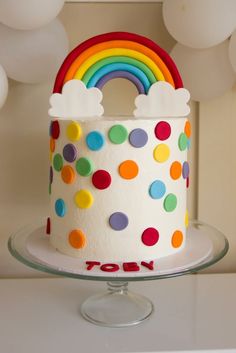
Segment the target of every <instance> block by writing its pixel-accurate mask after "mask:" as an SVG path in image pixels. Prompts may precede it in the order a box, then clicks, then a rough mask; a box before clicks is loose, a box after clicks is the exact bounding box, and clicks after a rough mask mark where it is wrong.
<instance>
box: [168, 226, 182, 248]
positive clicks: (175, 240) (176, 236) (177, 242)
mask: <svg viewBox="0 0 236 353" xmlns="http://www.w3.org/2000/svg"><path fill="white" fill-rule="evenodd" d="M183 239H184V237H183V233H182V232H181V231H180V230H176V231H175V232H174V233H173V235H172V239H171V244H172V246H173V247H174V248H179V247H180V246H181V244H182V243H183Z"/></svg>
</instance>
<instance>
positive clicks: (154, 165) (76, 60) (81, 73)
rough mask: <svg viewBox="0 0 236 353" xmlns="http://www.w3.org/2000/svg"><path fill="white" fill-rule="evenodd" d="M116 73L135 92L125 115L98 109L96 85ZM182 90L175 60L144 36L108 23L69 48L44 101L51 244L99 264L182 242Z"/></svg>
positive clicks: (147, 262)
mask: <svg viewBox="0 0 236 353" xmlns="http://www.w3.org/2000/svg"><path fill="white" fill-rule="evenodd" d="M157 58H159V59H158V60H159V61H157ZM117 77H123V78H125V79H129V80H130V81H131V82H133V83H134V84H135V86H136V87H137V89H138V92H139V95H138V97H137V98H136V101H135V104H136V108H137V109H136V110H135V112H134V116H131V117H129V118H127V117H122V116H121V117H120V118H117V117H116V118H113V117H105V116H103V108H102V105H101V101H102V93H101V89H102V87H103V85H104V84H105V83H106V82H107V81H109V80H111V79H114V78H117ZM154 78H155V80H154ZM188 100H189V93H188V91H186V90H185V89H184V88H183V87H182V81H181V78H180V76H179V73H178V71H177V69H176V67H175V65H174V63H173V61H172V60H171V59H170V57H169V55H168V54H167V53H165V52H164V51H163V50H162V49H161V48H160V47H158V46H157V45H156V44H155V43H153V42H152V41H150V40H149V39H147V38H144V37H141V36H138V35H136V34H131V33H126V32H115V33H107V34H105V35H101V36H97V37H94V38H91V39H89V40H88V41H86V42H84V43H82V44H81V45H79V46H78V47H77V48H75V49H74V50H73V51H72V52H71V53H70V54H69V55H68V57H67V58H66V60H65V61H64V63H63V65H62V67H61V69H60V70H59V73H58V76H57V79H56V82H55V87H54V93H53V95H52V97H51V99H50V103H51V109H50V110H49V114H50V115H51V116H52V122H51V126H50V151H51V152H50V153H51V158H50V159H51V167H50V188H49V189H50V198H51V213H50V217H49V218H48V221H47V233H48V234H50V242H51V244H52V246H53V247H54V248H56V249H57V250H58V251H59V252H61V253H63V254H66V255H68V256H72V257H76V258H78V259H79V260H82V261H84V264H85V268H87V269H88V270H91V269H93V267H94V266H95V265H96V266H97V265H101V270H103V271H117V270H119V269H120V268H122V270H124V271H138V270H139V265H138V263H140V264H143V265H144V266H146V267H148V268H149V269H150V270H151V269H153V267H154V266H155V261H158V259H159V258H161V257H164V256H171V255H173V254H175V253H176V252H178V251H181V250H182V249H183V248H184V246H185V238H186V227H187V225H188V213H187V209H186V191H187V188H188V184H189V164H188V162H187V150H188V147H189V142H190V134H191V127H190V123H189V121H188V119H187V117H186V116H187V115H188V113H189V107H188V105H187V102H188ZM119 264H122V265H119ZM122 266H123V267H122Z"/></svg>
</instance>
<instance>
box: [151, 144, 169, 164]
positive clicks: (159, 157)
mask: <svg viewBox="0 0 236 353" xmlns="http://www.w3.org/2000/svg"><path fill="white" fill-rule="evenodd" d="M169 156H170V149H169V147H168V146H167V145H166V144H165V143H161V144H160V145H157V147H156V148H155V149H154V151H153V157H154V159H155V160H156V161H157V162H159V163H164V162H166V161H167V159H168V158H169Z"/></svg>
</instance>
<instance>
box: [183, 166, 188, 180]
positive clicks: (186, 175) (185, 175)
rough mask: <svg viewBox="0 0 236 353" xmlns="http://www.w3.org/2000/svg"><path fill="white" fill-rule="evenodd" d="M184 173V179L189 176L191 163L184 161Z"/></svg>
mask: <svg viewBox="0 0 236 353" xmlns="http://www.w3.org/2000/svg"><path fill="white" fill-rule="evenodd" d="M182 175H183V178H184V179H187V178H188V177H189V164H188V162H184V163H183V168H182Z"/></svg>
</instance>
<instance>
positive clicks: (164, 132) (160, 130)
mask: <svg viewBox="0 0 236 353" xmlns="http://www.w3.org/2000/svg"><path fill="white" fill-rule="evenodd" d="M170 134H171V127H170V124H168V123H167V122H166V121H160V122H159V123H158V124H157V125H156V127H155V135H156V137H157V138H158V139H159V140H161V141H164V140H167V139H168V137H169V136H170Z"/></svg>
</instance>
